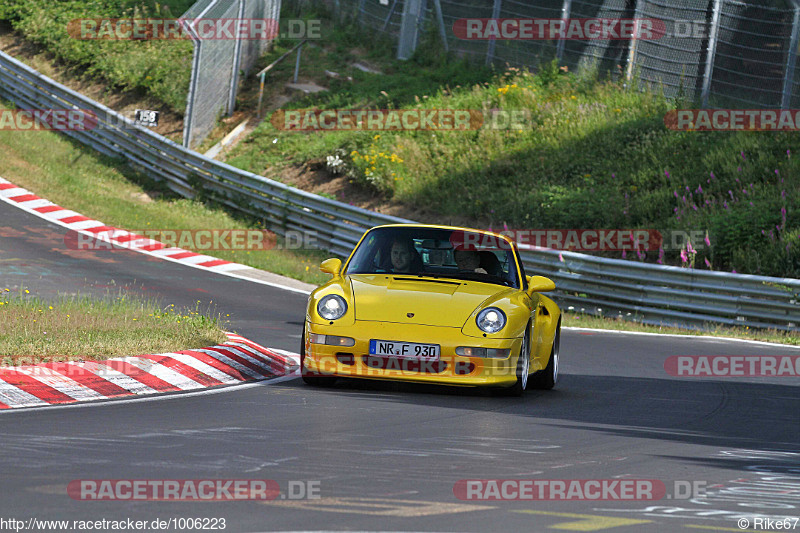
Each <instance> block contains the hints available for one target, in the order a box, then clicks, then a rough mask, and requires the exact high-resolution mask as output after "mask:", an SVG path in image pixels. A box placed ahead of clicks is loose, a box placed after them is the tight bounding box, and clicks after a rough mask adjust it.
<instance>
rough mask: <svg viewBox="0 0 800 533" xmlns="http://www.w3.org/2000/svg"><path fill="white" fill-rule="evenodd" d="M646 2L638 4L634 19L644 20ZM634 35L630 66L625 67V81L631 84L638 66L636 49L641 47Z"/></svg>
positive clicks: (630, 50)
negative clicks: (643, 12) (643, 13)
mask: <svg viewBox="0 0 800 533" xmlns="http://www.w3.org/2000/svg"><path fill="white" fill-rule="evenodd" d="M645 1H646V0H639V1H637V2H636V9H635V10H634V12H633V18H634V19H635V20H639V19H641V18H642V10H643V9H642V8H643V5H644V3H645ZM635 35H636V34H634V36H633V37H631V44H630V48H629V49H628V64H627V65H626V67H625V80H627V81H628V82H630V81H631V80H632V79H633V69H634V68H635V66H636V48H637V47H638V46H639V39H637V38H636V36H635Z"/></svg>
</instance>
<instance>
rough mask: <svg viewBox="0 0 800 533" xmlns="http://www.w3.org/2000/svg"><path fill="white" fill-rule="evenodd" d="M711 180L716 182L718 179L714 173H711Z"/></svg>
mask: <svg viewBox="0 0 800 533" xmlns="http://www.w3.org/2000/svg"><path fill="white" fill-rule="evenodd" d="M711 179H712V180H715V179H717V177H716V176H715V175H714V173H713V172H712V173H711Z"/></svg>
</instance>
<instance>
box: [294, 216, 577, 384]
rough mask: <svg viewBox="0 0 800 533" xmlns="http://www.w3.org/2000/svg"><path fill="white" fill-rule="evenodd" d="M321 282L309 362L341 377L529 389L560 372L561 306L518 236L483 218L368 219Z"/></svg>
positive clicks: (309, 319) (309, 322) (319, 371)
mask: <svg viewBox="0 0 800 533" xmlns="http://www.w3.org/2000/svg"><path fill="white" fill-rule="evenodd" d="M320 269H321V270H322V271H323V272H327V273H329V274H330V275H331V276H332V279H331V280H330V281H329V282H328V283H326V284H324V285H322V286H320V287H318V288H317V289H316V290H315V291H314V292H312V293H311V295H310V296H309V299H308V306H307V309H306V318H305V326H304V331H303V345H302V352H301V369H302V376H303V380H304V381H305V382H306V383H308V384H311V385H318V386H326V385H331V384H332V383H333V382H334V381H335V380H336V379H337V378H339V377H357V378H371V379H382V380H400V381H414V382H429V383H438V384H444V385H457V386H488V387H496V388H497V389H498V391H501V392H503V393H506V394H513V395H520V394H522V393H523V392H524V391H525V389H526V388H531V387H532V388H538V389H551V388H553V385H555V383H556V381H557V379H558V357H559V344H560V343H559V340H560V337H561V335H560V333H561V311H560V310H559V308H558V306H557V305H556V304H555V302H553V300H551V299H549V298H547V297H546V296H543V295H542V294H540V293H542V292H546V291H551V290H553V289H555V284H554V283H553V282H552V281H551V280H549V279H547V278H544V277H542V276H532V277H531V276H526V275H525V271H524V269H523V266H522V262H521V261H520V258H519V254H518V252H517V249H516V246H515V245H514V243H513V241H512V240H511V239H509V238H507V237H505V236H503V235H499V234H496V233H491V232H487V231H482V230H476V229H468V228H457V227H450V226H431V225H416V224H414V225H412V224H397V225H387V226H378V227H375V228H372V229H370V230H369V231H367V232H366V233H365V234H364V235H363V236H362V237H361V240H360V241H359V242H358V244H357V245H356V248H355V250H353V253H352V254H351V255H350V257H349V258H348V259H347V261H346V262H345V264H344V266H342V262H341V260H339V259H328V260H326V261H323V262H322V264H321V265H320Z"/></svg>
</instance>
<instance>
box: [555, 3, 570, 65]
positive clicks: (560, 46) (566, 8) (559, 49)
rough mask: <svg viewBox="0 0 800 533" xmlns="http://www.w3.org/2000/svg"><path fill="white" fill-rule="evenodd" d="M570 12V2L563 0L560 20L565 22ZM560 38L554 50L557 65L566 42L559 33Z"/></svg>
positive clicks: (562, 55)
mask: <svg viewBox="0 0 800 533" xmlns="http://www.w3.org/2000/svg"><path fill="white" fill-rule="evenodd" d="M571 11H572V0H564V7H562V8H561V18H562V19H564V20H565V21H566V19H568V18H569V15H570V12H571ZM560 35H561V37H559V39H558V47H557V48H556V57H557V58H558V61H559V63H560V62H561V59H562V58H563V57H564V46H565V45H566V41H564V37H563V36H564V32H561V34H560Z"/></svg>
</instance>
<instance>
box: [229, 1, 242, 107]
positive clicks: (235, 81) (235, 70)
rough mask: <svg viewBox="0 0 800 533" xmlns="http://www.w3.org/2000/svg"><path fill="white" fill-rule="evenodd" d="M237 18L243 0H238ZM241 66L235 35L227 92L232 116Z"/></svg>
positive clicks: (240, 15)
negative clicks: (229, 84) (231, 70)
mask: <svg viewBox="0 0 800 533" xmlns="http://www.w3.org/2000/svg"><path fill="white" fill-rule="evenodd" d="M236 16H237V17H239V20H242V19H243V18H244V0H239V11H238V14H237V15H236ZM241 66H242V39H241V36H238V35H237V38H236V44H235V45H234V48H233V72H232V73H231V86H230V91H229V92H228V116H229V117H230V116H233V108H234V107H236V88H237V87H238V86H239V69H240V68H241Z"/></svg>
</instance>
